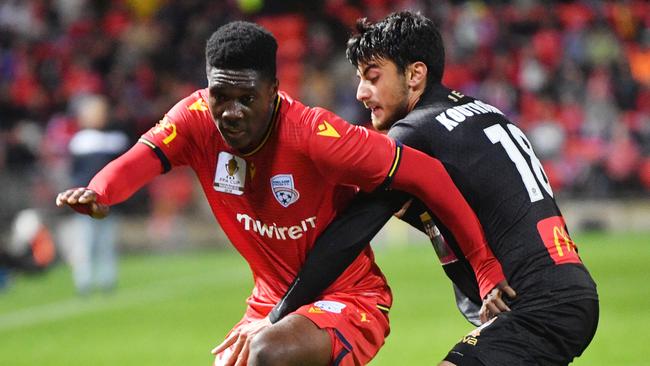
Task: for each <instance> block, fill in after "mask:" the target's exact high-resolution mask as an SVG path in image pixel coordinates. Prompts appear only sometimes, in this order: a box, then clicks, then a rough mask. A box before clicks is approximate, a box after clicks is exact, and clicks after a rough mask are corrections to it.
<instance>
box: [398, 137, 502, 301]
mask: <svg viewBox="0 0 650 366" xmlns="http://www.w3.org/2000/svg"><path fill="white" fill-rule="evenodd" d="M401 150H402V154H401V157H400V158H399V169H397V172H396V173H395V174H394V175H393V176H392V182H391V185H392V187H393V188H395V189H399V190H404V191H406V192H409V193H411V194H413V195H414V196H416V197H418V198H419V199H420V200H421V201H422V202H423V203H424V204H425V205H426V206H427V207H428V208H429V209H430V210H431V211H432V212H433V213H434V214H436V216H437V217H438V218H439V219H440V220H441V221H442V223H443V224H444V225H445V226H447V227H448V228H449V230H451V232H452V233H453V235H454V237H455V238H456V240H457V241H458V245H459V246H460V248H461V250H462V252H463V254H464V255H465V258H467V260H468V261H469V263H470V264H471V266H472V269H473V270H474V273H475V274H476V280H477V282H478V285H479V290H480V295H481V298H485V295H487V293H488V292H490V291H491V290H492V289H493V288H494V287H495V286H496V285H497V284H498V283H499V282H500V281H502V280H504V279H505V276H504V274H503V269H502V268H501V264H500V263H499V261H498V260H497V259H496V258H495V257H494V254H493V253H492V251H491V250H490V248H489V246H488V243H487V239H486V237H485V233H484V232H483V227H482V226H481V223H480V222H479V220H478V217H477V216H476V214H475V213H474V211H473V210H472V208H471V207H470V206H469V204H468V203H467V201H466V200H465V198H464V197H463V195H462V194H461V192H460V191H459V190H458V187H457V186H456V185H455V184H454V182H453V180H452V179H451V177H450V176H449V173H448V172H447V170H446V169H445V167H444V165H443V164H442V163H441V162H440V161H439V160H437V159H434V158H432V157H430V156H428V155H426V154H424V153H422V152H420V151H417V150H415V149H412V148H410V147H408V146H403V148H402V149H401Z"/></svg>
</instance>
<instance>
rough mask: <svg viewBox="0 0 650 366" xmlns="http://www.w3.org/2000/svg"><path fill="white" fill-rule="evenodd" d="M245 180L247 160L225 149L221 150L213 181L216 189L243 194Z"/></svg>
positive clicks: (238, 194)
mask: <svg viewBox="0 0 650 366" xmlns="http://www.w3.org/2000/svg"><path fill="white" fill-rule="evenodd" d="M245 182H246V160H244V159H242V158H240V157H239V156H235V155H233V154H230V153H227V152H225V151H222V152H220V153H219V158H218V159H217V169H216V170H215V172H214V182H213V183H212V187H213V188H214V190H215V191H218V192H224V193H230V194H235V195H237V196H241V195H242V194H244V184H245Z"/></svg>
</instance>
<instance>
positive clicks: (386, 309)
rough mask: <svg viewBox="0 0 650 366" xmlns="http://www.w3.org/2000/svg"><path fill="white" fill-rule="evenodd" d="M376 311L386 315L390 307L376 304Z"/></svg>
mask: <svg viewBox="0 0 650 366" xmlns="http://www.w3.org/2000/svg"><path fill="white" fill-rule="evenodd" d="M377 309H379V310H381V311H383V312H384V313H388V312H389V311H390V307H389V306H386V305H380V304H377Z"/></svg>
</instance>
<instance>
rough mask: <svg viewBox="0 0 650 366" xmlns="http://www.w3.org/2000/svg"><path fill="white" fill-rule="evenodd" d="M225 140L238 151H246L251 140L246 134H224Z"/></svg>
mask: <svg viewBox="0 0 650 366" xmlns="http://www.w3.org/2000/svg"><path fill="white" fill-rule="evenodd" d="M223 139H224V140H226V142H227V143H228V145H230V147H232V148H233V149H236V150H245V149H246V147H247V146H248V145H250V144H249V139H248V137H247V136H246V135H245V134H244V133H237V134H228V133H224V134H223Z"/></svg>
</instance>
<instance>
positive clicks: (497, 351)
mask: <svg viewBox="0 0 650 366" xmlns="http://www.w3.org/2000/svg"><path fill="white" fill-rule="evenodd" d="M597 326H598V300H592V299H586V300H578V301H572V302H567V303H562V304H558V305H555V306H551V307H545V308H542V309H536V310H531V311H517V310H512V311H511V312H507V313H501V314H499V315H498V316H497V317H495V318H493V319H492V320H491V321H489V322H488V323H486V324H483V325H482V326H480V327H478V328H476V329H475V330H473V331H472V332H470V333H469V334H467V335H466V336H464V337H463V338H462V339H461V341H460V342H458V343H457V344H456V345H455V346H454V348H453V349H452V350H451V351H449V354H447V357H445V360H446V361H449V362H452V363H454V364H456V365H459V366H483V365H484V366H498V365H504V366H505V365H508V366H515V365H544V366H546V365H567V364H569V363H570V362H571V361H572V360H573V358H574V357H577V356H580V355H581V354H582V352H583V351H584V350H585V348H587V346H588V345H589V342H591V340H592V339H593V337H594V334H595V333H596V327H597Z"/></svg>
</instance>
